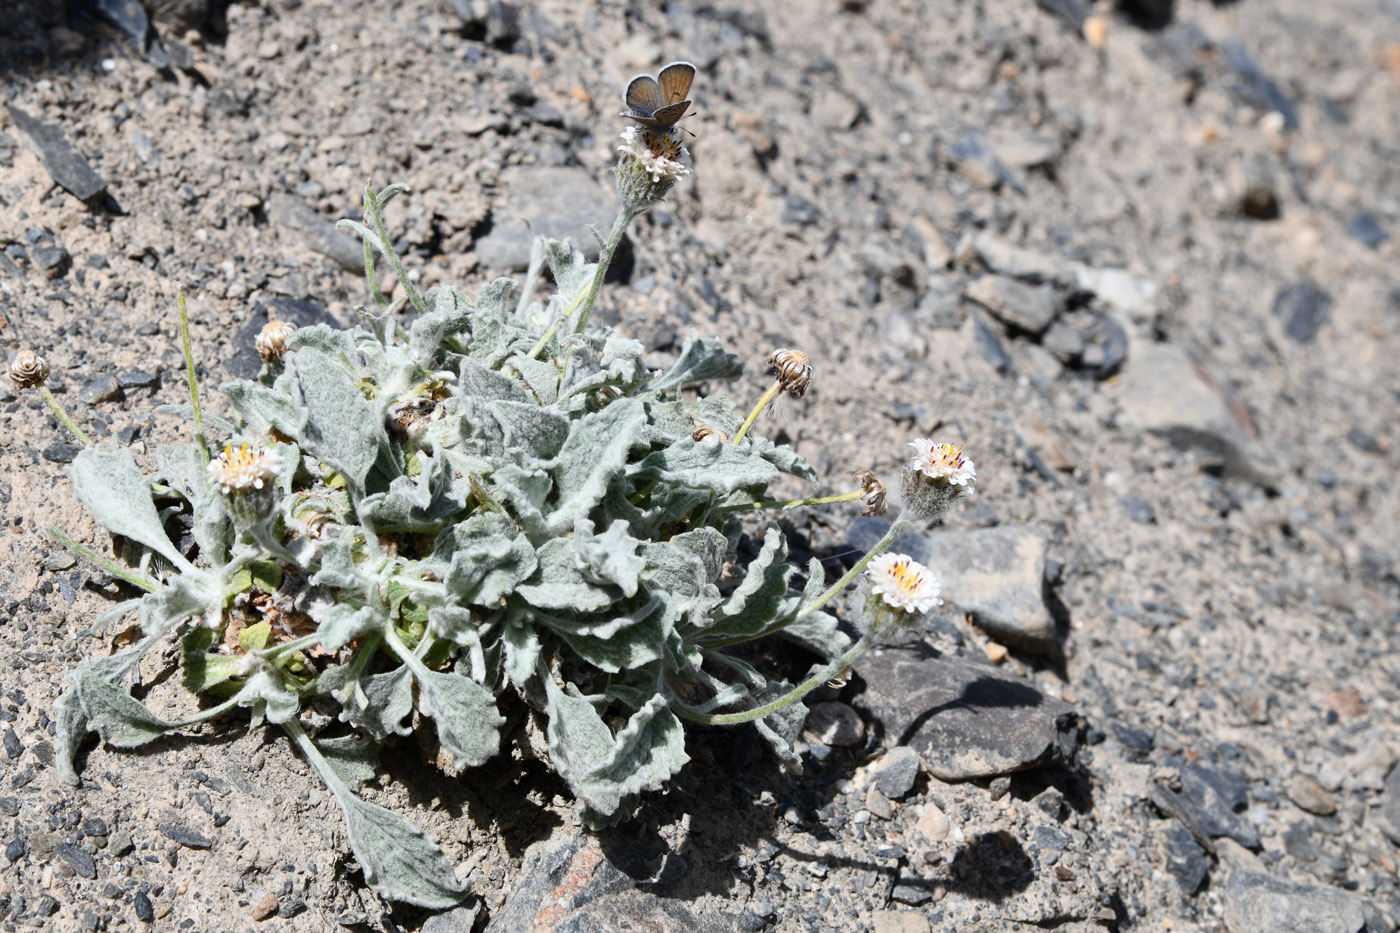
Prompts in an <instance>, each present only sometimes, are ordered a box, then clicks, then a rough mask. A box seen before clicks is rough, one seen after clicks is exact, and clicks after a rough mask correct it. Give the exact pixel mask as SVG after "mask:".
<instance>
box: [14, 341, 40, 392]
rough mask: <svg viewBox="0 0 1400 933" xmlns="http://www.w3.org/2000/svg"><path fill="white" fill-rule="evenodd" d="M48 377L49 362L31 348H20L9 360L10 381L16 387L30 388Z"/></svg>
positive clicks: (38, 384)
mask: <svg viewBox="0 0 1400 933" xmlns="http://www.w3.org/2000/svg"><path fill="white" fill-rule="evenodd" d="M47 378H49V364H48V362H47V361H45V359H44V358H43V357H42V356H40V355H39V354H37V353H35V352H34V351H33V350H21V351H19V353H17V354H15V358H14V359H13V360H11V361H10V382H12V383H14V387H15V388H16V389H32V388H34V387H35V386H41V385H43V384H44V380H45V379H47Z"/></svg>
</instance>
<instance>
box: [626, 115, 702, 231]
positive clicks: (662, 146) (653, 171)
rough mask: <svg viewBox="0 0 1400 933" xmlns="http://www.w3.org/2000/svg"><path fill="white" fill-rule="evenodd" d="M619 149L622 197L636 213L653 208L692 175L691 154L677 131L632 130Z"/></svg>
mask: <svg viewBox="0 0 1400 933" xmlns="http://www.w3.org/2000/svg"><path fill="white" fill-rule="evenodd" d="M617 149H618V157H617V193H618V197H620V198H621V199H622V203H623V206H624V207H626V208H628V209H629V210H632V211H634V212H641V211H644V210H646V209H647V208H648V207H651V205H653V204H655V203H656V202H657V201H659V200H661V198H662V197H664V196H665V194H666V192H667V191H670V190H671V186H673V185H674V184H675V183H676V182H677V181H679V180H680V179H681V178H684V177H685V176H686V175H689V174H690V153H688V152H686V149H685V146H684V145H682V144H681V134H680V131H679V130H677V129H676V128H675V127H670V128H668V129H664V130H663V129H646V128H645V127H640V126H629V127H627V129H625V130H623V131H622V145H620V146H618V147H617Z"/></svg>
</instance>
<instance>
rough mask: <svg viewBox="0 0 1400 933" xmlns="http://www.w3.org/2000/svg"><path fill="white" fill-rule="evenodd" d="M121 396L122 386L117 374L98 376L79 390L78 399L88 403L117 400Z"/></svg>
mask: <svg viewBox="0 0 1400 933" xmlns="http://www.w3.org/2000/svg"><path fill="white" fill-rule="evenodd" d="M121 397H122V387H121V383H119V382H117V377H116V376H98V377H97V378H96V379H94V380H92V381H91V382H89V383H88V384H87V385H85V386H83V387H82V389H80V390H79V391H78V400H79V401H80V402H84V403H86V404H88V405H97V404H99V403H101V402H115V401H119V400H120V399H121Z"/></svg>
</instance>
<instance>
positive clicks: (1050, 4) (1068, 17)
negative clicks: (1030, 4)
mask: <svg viewBox="0 0 1400 933" xmlns="http://www.w3.org/2000/svg"><path fill="white" fill-rule="evenodd" d="M1035 5H1036V6H1038V7H1040V8H1041V9H1042V10H1044V11H1045V12H1047V13H1050V14H1052V15H1054V16H1057V17H1059V18H1060V19H1061V20H1062V21H1063V22H1064V23H1065V25H1067V26H1069V28H1071V29H1073V30H1074V31H1075V32H1077V33H1081V34H1082V33H1083V32H1084V19H1085V17H1087V16H1088V15H1089V3H1088V0H1035Z"/></svg>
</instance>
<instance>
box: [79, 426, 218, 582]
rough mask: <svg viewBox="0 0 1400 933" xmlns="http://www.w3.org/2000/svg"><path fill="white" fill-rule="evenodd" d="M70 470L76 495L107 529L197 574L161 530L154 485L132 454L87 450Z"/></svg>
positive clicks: (95, 448) (86, 448)
mask: <svg viewBox="0 0 1400 933" xmlns="http://www.w3.org/2000/svg"><path fill="white" fill-rule="evenodd" d="M69 470H70V472H71V474H72V476H73V491H74V492H75V493H77V495H78V498H79V499H80V500H82V503H83V505H85V506H87V507H88V511H89V512H91V513H92V517H93V518H95V519H97V521H98V523H99V524H101V525H102V526H103V527H104V528H106V529H107V530H108V531H110V532H112V533H114V534H119V535H121V536H123V537H125V538H130V539H131V540H133V541H136V542H138V543H140V544H144V545H145V546H146V547H148V548H150V549H151V550H153V551H155V552H156V553H157V554H160V555H161V556H162V557H164V558H165V559H166V560H168V561H170V562H171V563H172V564H174V565H175V566H176V567H179V568H180V569H181V570H183V571H187V572H188V571H193V570H194V567H193V566H192V565H191V564H190V562H189V561H187V560H185V556H184V555H183V554H181V553H180V552H179V550H177V549H176V547H175V545H174V544H172V543H171V542H170V538H169V537H167V536H166V534H165V529H164V528H162V527H161V523H160V516H159V515H158V514H157V513H156V506H155V503H154V502H153V501H152V500H151V481H150V480H149V479H147V478H146V477H145V476H144V475H142V473H141V471H140V470H139V469H137V467H136V461H135V460H133V459H132V458H131V452H130V451H127V450H120V451H117V452H116V453H108V452H107V451H105V450H102V449H101V448H98V447H85V448H83V450H82V451H81V452H79V454H78V456H77V457H76V458H74V460H73V465H72V466H71V467H70V468H69Z"/></svg>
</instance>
